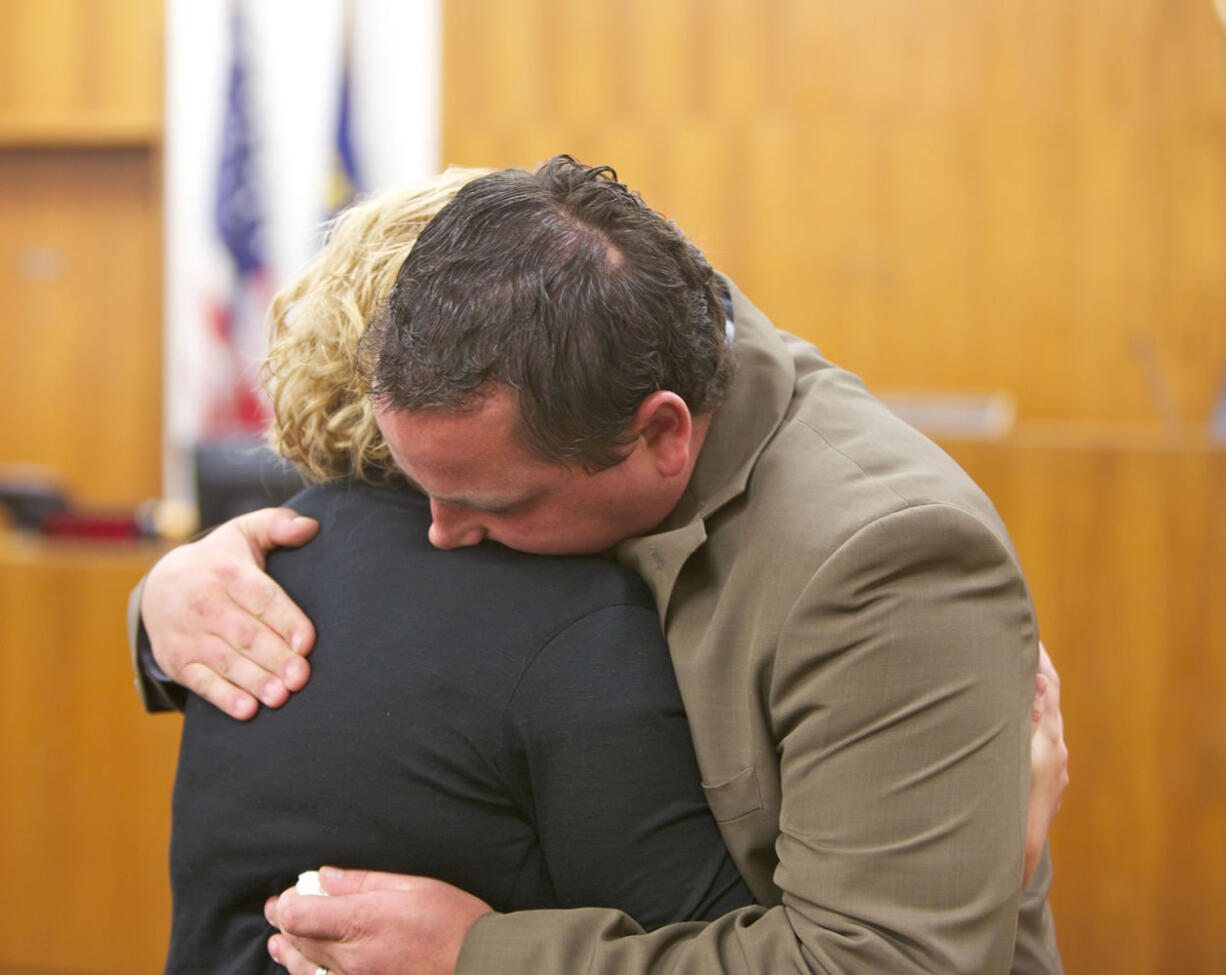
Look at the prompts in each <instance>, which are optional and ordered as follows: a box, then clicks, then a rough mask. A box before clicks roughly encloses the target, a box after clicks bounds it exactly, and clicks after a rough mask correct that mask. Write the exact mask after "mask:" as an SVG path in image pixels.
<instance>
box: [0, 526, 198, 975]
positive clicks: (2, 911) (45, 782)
mask: <svg viewBox="0 0 1226 975" xmlns="http://www.w3.org/2000/svg"><path fill="white" fill-rule="evenodd" d="M157 554H158V552H157V551H156V550H154V549H150V548H140V547H119V548H114V549H112V548H108V547H107V546H80V545H48V544H46V543H41V542H38V541H30V540H25V539H21V538H15V537H13V536H3V535H0V781H3V782H4V792H5V799H4V802H2V803H0V861H2V862H3V863H4V865H5V875H6V882H5V884H4V885H3V889H2V890H0V917H3V918H4V923H3V930H4V932H5V937H4V938H3V939H0V971H8V970H17V971H22V972H26V971H40V972H41V971H45V972H65V973H74V975H131V973H133V972H153V971H160V970H161V967H162V964H163V962H164V959H165V951H166V944H167V938H168V935H169V930H170V928H169V921H170V891H169V881H168V875H167V866H166V864H167V848H168V842H169V823H170V790H171V785H172V783H173V774H174V763H175V758H176V751H177V743H178V731H179V727H180V723H181V722H180V720H179V719H178V718H177V717H174V716H159V717H151V716H149V715H146V714H144V713H143V712H142V710H141V707H140V703H139V700H138V698H137V696H136V691H135V689H134V688H133V686H132V673H131V668H130V665H129V663H128V655H127V650H126V648H125V643H126V640H125V637H124V632H123V606H124V603H125V601H126V597H127V593H128V590H129V589H130V588H131V586H132V585H133V584H135V582H136V580H137V579H138V578H140V576H141V575H142V574H143V573H144V572H145V571H146V570H147V569H148V567H149V566H150V565H151V564H152V562H153V560H154V558H155V557H156V555H157Z"/></svg>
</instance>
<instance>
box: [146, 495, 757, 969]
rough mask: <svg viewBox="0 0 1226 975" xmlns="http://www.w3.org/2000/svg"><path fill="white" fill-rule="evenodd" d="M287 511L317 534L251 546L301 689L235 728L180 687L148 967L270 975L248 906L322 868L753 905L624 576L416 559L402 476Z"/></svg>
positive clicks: (646, 618) (560, 894)
mask: <svg viewBox="0 0 1226 975" xmlns="http://www.w3.org/2000/svg"><path fill="white" fill-rule="evenodd" d="M290 505H291V506H292V507H294V508H295V509H297V510H298V511H300V512H301V513H303V514H306V515H310V516H312V517H314V518H318V519H319V520H320V522H321V526H322V527H321V531H320V534H319V536H318V537H317V538H316V539H315V540H314V541H313V542H311V543H310V544H309V545H307V546H306V547H304V548H302V549H293V550H284V551H279V552H276V553H274V554H273V555H272V556H270V558H269V570H270V572H271V574H272V575H273V577H274V578H275V579H276V580H277V581H278V582H279V583H280V584H281V585H282V586H283V587H284V588H285V589H286V591H287V592H288V594H289V595H290V596H291V598H293V599H294V600H295V601H296V602H297V603H298V605H299V606H301V607H302V609H303V610H304V611H305V612H306V613H307V615H308V616H310V618H311V619H312V621H313V622H314V624H315V627H316V632H317V640H316V648H315V650H314V652H313V654H312V656H311V664H312V676H311V680H310V683H309V684H308V685H307V687H306V688H304V689H303V690H302V691H300V692H299V693H298V694H296V695H294V697H293V698H292V699H291V700H290V701H289V702H288V703H287V704H286V705H285V706H284V707H283V708H281V709H279V710H269V709H262V710H261V711H260V713H259V714H258V715H257V716H256V717H255V718H254V719H253V720H252V721H251V722H249V723H246V724H242V723H239V722H236V721H234V720H232V719H231V718H229V717H227V716H226V715H224V714H222V713H221V712H220V711H217V710H215V709H214V708H213V707H212V706H211V705H209V704H207V703H205V702H203V701H202V700H200V699H197V698H194V697H193V698H191V699H190V700H189V701H188V704H187V707H186V713H185V721H184V727H183V739H182V746H181V751H180V756H179V769H178V775H177V778H176V782H175V792H174V827H173V837H172V842H171V877H172V886H173V893H174V918H173V927H172V935H171V946H170V954H169V957H168V961H167V969H166V970H167V972H176V973H178V972H206V971H207V972H210V973H224V972H234V973H240V972H241V973H256V972H269V973H272V972H276V971H279V969H278V968H277V967H276V966H275V965H274V964H273V963H272V961H271V960H270V959H269V958H268V955H267V951H266V948H265V945H266V942H267V938H268V935H269V934H270V933H271V931H270V929H269V928H268V926H267V924H266V922H265V920H264V917H263V904H264V901H265V899H266V898H268V897H269V896H272V895H275V894H278V893H280V892H281V891H282V890H284V889H285V888H286V887H289V886H291V885H292V884H293V882H294V879H295V877H296V876H297V874H298V873H299V872H300V871H302V870H306V869H311V868H314V867H317V866H319V865H321V864H325V863H327V864H333V865H336V866H343V867H350V868H362V867H364V868H370V869H378V870H390V871H394V872H403V873H414V874H424V875H428V876H434V877H439V878H441V879H443V880H446V881H449V882H451V883H454V884H456V885H458V886H460V887H462V888H464V889H466V890H469V891H471V892H473V893H475V894H476V895H478V896H479V897H481V898H483V899H484V900H486V901H487V902H488V903H490V904H491V905H492V906H493V907H494V908H495V910H498V911H513V910H521V909H529V908H550V907H574V906H608V907H616V908H620V909H622V910H624V911H626V912H627V913H628V914H630V915H631V916H632V917H634V918H635V919H637V920H638V921H639V922H640V923H641V924H643V925H644V926H647V927H655V926H658V925H660V924H663V923H666V922H669V921H676V920H687V919H711V918H714V917H718V916H719V915H721V914H723V913H725V912H726V911H728V910H730V909H732V908H734V907H738V906H742V905H744V904H748V903H750V902H751V901H752V897H751V895H750V893H749V891H748V889H747V888H746V887H745V885H744V883H743V882H742V880H741V878H740V876H739V875H738V874H737V871H736V868H735V867H734V865H733V864H732V861H731V859H730V858H729V856H728V854H727V851H726V850H725V848H724V845H723V842H722V840H721V839H720V835H719V832H718V829H717V827H716V825H715V822H714V820H713V819H712V817H711V814H710V812H709V810H708V808H707V806H706V804H705V801H704V799H703V794H702V791H701V788H700V786H699V775H698V769H697V766H696V763H695V759H694V755H693V750H692V745H691V742H690V737H689V729H688V727H687V724H686V719H685V714H684V712H683V710H682V705H681V700H680V695H679V693H678V691H677V685H676V680H675V678H674V676H673V672H672V666H671V663H670V660H669V657H668V650H667V647H666V646H665V643H664V640H663V637H662V636H661V634H660V627H659V622H658V619H657V615H656V610H655V606H654V604H653V602H652V600H651V596H650V594H649V593H648V592H647V590H646V588H645V587H644V586H643V584H642V583H641V581H640V580H639V579H638V577H637V576H634V575H633V574H631V573H629V572H627V571H626V570H624V569H621V568H619V567H618V566H616V565H614V564H613V563H611V562H608V561H606V560H603V559H599V558H593V557H557V556H531V555H525V554H522V553H518V552H512V551H510V550H508V549H505V548H503V547H501V546H498V545H494V544H482V545H480V546H477V547H474V548H465V549H458V550H455V551H448V552H444V551H438V550H436V549H434V548H432V547H431V546H430V544H429V542H428V541H427V538H426V529H427V528H428V526H429V520H430V519H429V509H428V505H427V503H426V501H425V499H424V498H422V497H421V496H419V495H417V494H415V493H413V492H411V491H409V490H407V489H405V490H398V489H392V488H372V487H370V486H368V485H364V484H361V483H358V482H338V483H333V484H329V485H324V486H319V487H315V488H311V489H308V490H307V491H305V492H303V493H302V494H300V495H298V496H297V497H296V498H295V499H294V500H293V501H291V502H290Z"/></svg>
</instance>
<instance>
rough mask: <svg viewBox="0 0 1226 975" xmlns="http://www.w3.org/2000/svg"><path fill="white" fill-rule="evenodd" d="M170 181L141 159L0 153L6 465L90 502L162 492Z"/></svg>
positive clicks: (151, 160)
mask: <svg viewBox="0 0 1226 975" xmlns="http://www.w3.org/2000/svg"><path fill="white" fill-rule="evenodd" d="M160 178H161V176H160V172H159V168H158V165H157V160H156V158H155V157H154V156H153V155H152V154H150V153H149V152H148V151H147V150H145V149H140V148H133V149H39V148H35V149H7V150H0V227H3V231H2V232H0V290H2V291H3V293H4V295H5V308H4V312H3V314H2V315H0V341H2V342H3V349H4V354H3V355H2V356H0V411H2V412H3V415H4V416H5V418H6V419H5V422H4V423H3V425H2V426H0V463H2V462H8V463H12V462H24V463H34V464H43V465H47V466H49V467H51V468H53V469H54V470H55V471H57V472H58V473H59V474H60V475H61V476H62V477H63V478H64V479H65V481H66V484H67V486H68V488H69V489H70V490H71V492H72V494H73V495H74V497H76V498H78V499H79V500H81V501H82V502H83V503H91V504H94V505H128V504H132V503H135V502H137V501H140V500H141V499H143V498H147V497H155V496H157V495H158V493H159V491H160V484H161V370H162V343H161V225H160V220H161V208H160V203H159V201H160Z"/></svg>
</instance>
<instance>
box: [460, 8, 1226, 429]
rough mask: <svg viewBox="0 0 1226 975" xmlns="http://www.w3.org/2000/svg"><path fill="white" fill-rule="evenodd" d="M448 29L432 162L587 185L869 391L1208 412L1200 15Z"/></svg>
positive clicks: (487, 23) (1216, 45) (963, 15)
mask: <svg viewBox="0 0 1226 975" xmlns="http://www.w3.org/2000/svg"><path fill="white" fill-rule="evenodd" d="M444 25H445V34H444V72H445V79H444V99H445V107H444V120H443V121H444V137H443V144H444V155H445V157H446V159H447V160H448V161H449V162H457V163H464V164H470V165H494V166H499V165H532V164H533V163H535V162H536V161H538V160H539V159H541V158H544V157H547V156H548V155H551V154H552V153H553V152H556V151H559V150H562V149H568V150H570V151H575V152H577V153H579V154H580V155H581V156H582V157H584V158H585V160H586V161H600V162H611V163H613V164H614V165H616V166H618V168H619V169H620V170H624V172H625V176H626V178H627V180H631V179H632V177H633V185H635V186H636V187H637V188H639V189H641V190H642V192H643V194H644V197H645V198H646V199H647V201H648V202H649V203H650V204H652V205H653V206H655V207H656V208H657V209H659V210H661V211H662V212H664V213H666V214H668V215H669V216H671V217H673V218H674V219H676V220H677V221H678V223H679V224H680V225H681V226H682V227H685V228H686V229H689V230H691V231H692V232H693V234H694V236H695V237H696V238H701V243H702V244H703V246H704V247H705V248H706V249H708V250H709V251H711V252H712V253H713V255H715V256H716V257H717V259H718V262H719V264H720V266H721V267H722V268H723V269H724V270H727V271H729V272H730V273H732V274H733V276H734V277H736V278H737V280H738V281H739V283H741V285H742V286H743V287H744V288H745V289H746V291H747V292H748V293H749V294H750V295H751V297H754V298H755V299H756V300H757V301H759V302H760V303H761V304H762V305H763V307H764V308H765V309H766V310H767V311H769V312H771V313H772V314H773V315H775V316H776V318H777V319H778V320H779V323H780V324H781V325H783V326H785V327H787V328H789V329H791V330H794V331H797V332H800V333H802V334H804V335H806V337H809V338H812V339H814V340H815V341H816V342H817V343H818V344H819V345H820V346H822V347H823V348H824V349H826V350H827V351H828V352H830V353H831V354H832V355H833V356H835V357H836V358H837V359H839V361H841V362H843V363H844V364H845V365H847V366H849V367H850V368H853V369H855V370H856V371H858V372H860V373H861V374H863V375H864V376H865V377H866V378H867V379H868V380H869V381H870V382H872V383H873V384H875V385H878V386H887V385H888V386H908V387H916V386H918V387H949V386H955V387H974V388H1003V389H1007V390H1009V391H1011V392H1012V393H1013V395H1014V396H1015V397H1016V398H1017V400H1018V403H1019V409H1020V414H1021V416H1022V417H1024V418H1068V419H1078V420H1119V421H1125V422H1151V421H1162V422H1169V423H1172V424H1178V423H1190V424H1200V423H1201V422H1203V421H1204V419H1205V418H1206V417H1207V415H1208V412H1209V409H1210V405H1211V403H1212V402H1213V399H1214V397H1215V395H1216V393H1217V390H1218V389H1219V388H1220V384H1221V383H1222V381H1223V378H1224V376H1226V332H1224V331H1223V329H1221V327H1220V322H1221V320H1222V318H1223V316H1224V315H1226V287H1224V286H1223V278H1222V266H1223V263H1222V259H1223V257H1224V256H1226V219H1223V218H1222V213H1223V212H1224V211H1223V209H1222V205H1221V204H1222V198H1223V196H1226V185H1224V184H1226V143H1224V142H1223V140H1222V139H1221V138H1220V132H1221V129H1222V123H1223V121H1224V120H1226V37H1224V36H1223V32H1222V30H1221V28H1220V26H1219V25H1217V24H1216V23H1215V22H1214V14H1213V11H1212V9H1211V7H1210V5H1209V4H1208V3H1206V2H1204V0H1136V2H1134V3H1130V4H1105V3H1098V4H1070V3H1067V2H1065V0H1038V2H1024V0H994V2H993V3H991V4H974V5H967V4H964V3H953V2H943V3H933V4H925V5H922V6H916V5H915V4H911V3H908V2H906V0H873V2H868V3H859V4H846V3H842V2H835V0H823V2H819V3H813V2H811V0H772V2H770V3H760V2H751V0H719V2H712V3H705V4H699V3H694V2H690V0H664V2H656V3H645V2H642V3H628V4H621V5H617V6H616V7H615V8H613V7H610V8H603V9H601V10H599V11H593V10H588V9H585V10H583V11H582V12H576V10H575V7H574V5H573V4H569V3H566V2H564V0H522V2H520V3H517V4H514V5H508V4H492V3H489V2H487V0H449V2H448V3H447V4H446V6H445V18H444ZM777 147H778V148H782V149H783V150H786V151H783V152H777V151H773V150H774V149H775V148H777ZM699 156H701V158H702V159H703V161H704V163H705V169H703V170H700V171H696V172H694V171H691V175H692V179H691V180H679V179H670V178H668V177H667V176H666V175H664V174H667V173H669V172H678V171H680V169H681V167H680V161H681V160H689V159H693V158H697V157H699ZM626 160H631V161H632V164H627V163H626ZM640 170H642V172H641V174H639V175H635V174H636V173H639V171H640ZM717 175H718V176H719V177H720V178H730V179H732V180H733V183H732V184H731V185H728V186H725V187H723V188H722V189H721V191H719V192H716V191H715V190H714V189H713V188H710V187H708V186H706V185H704V180H711V181H713V180H714V179H715V178H716V176H717ZM712 201H719V202H718V203H715V204H713V203H712ZM747 201H752V202H747ZM806 202H809V203H812V204H813V205H814V206H815V207H816V208H817V209H816V213H815V211H814V210H811V209H808V208H807V207H806V206H805V205H804V204H805V203H806ZM721 205H722V207H723V208H725V209H729V210H733V211H738V210H739V211H742V212H740V213H738V214H737V215H736V216H735V217H734V218H728V217H726V216H720V215H717V214H715V213H713V212H712V208H713V206H721ZM746 211H748V212H746ZM693 228H697V229H696V230H695V229H693ZM815 309H820V310H821V311H820V314H818V313H816V312H815Z"/></svg>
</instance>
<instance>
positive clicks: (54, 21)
mask: <svg viewBox="0 0 1226 975" xmlns="http://www.w3.org/2000/svg"><path fill="white" fill-rule="evenodd" d="M162 23H163V12H162V4H161V3H160V2H159V0H5V2H4V3H3V4H0V143H3V142H6V141H7V142H14V141H16V142H22V141H28V142H35V143H38V142H58V143H64V142H69V143H83V144H90V143H102V144H105V143H108V142H113V141H121V142H129V143H143V142H149V141H155V140H157V138H158V136H159V133H160V131H161V105H162V47H161V43H162Z"/></svg>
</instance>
